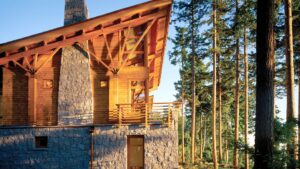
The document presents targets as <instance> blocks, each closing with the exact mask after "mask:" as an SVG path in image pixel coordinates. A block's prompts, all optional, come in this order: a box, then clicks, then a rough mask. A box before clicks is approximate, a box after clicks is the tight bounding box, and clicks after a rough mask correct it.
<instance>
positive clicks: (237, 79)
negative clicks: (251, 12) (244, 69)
mask: <svg viewBox="0 0 300 169" xmlns="http://www.w3.org/2000/svg"><path fill="white" fill-rule="evenodd" d="M238 10H239V9H238V0H236V15H237V14H238ZM236 18H237V16H236ZM236 23H237V19H236ZM239 60H240V42H239V37H237V39H236V58H235V102H234V103H235V106H234V107H235V118H234V124H235V127H234V150H233V166H234V167H238V165H239V154H238V141H239V119H240V103H239V102H240V94H239V89H240V72H239Z"/></svg>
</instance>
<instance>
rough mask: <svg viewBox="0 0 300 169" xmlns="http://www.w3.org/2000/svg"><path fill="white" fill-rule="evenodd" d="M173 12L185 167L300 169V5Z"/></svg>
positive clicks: (179, 2)
mask: <svg viewBox="0 0 300 169" xmlns="http://www.w3.org/2000/svg"><path fill="white" fill-rule="evenodd" d="M172 15H173V16H172V18H171V23H172V25H173V26H174V27H175V34H174V36H173V37H170V40H171V42H172V44H173V47H172V49H171V51H169V54H168V55H169V59H170V61H171V63H172V64H174V65H177V66H179V67H180V80H179V81H177V82H176V83H175V88H176V91H177V93H176V98H177V100H178V101H181V102H182V103H183V105H184V106H183V110H184V111H183V114H182V115H181V116H180V118H179V124H178V126H179V127H178V132H179V137H178V140H179V157H180V160H179V162H180V165H181V166H182V167H183V168H215V169H217V168H245V169H248V168H256V169H268V168H274V169H276V168H278V169H282V168H299V167H300V157H298V155H299V152H300V146H299V144H300V132H298V131H300V123H299V121H300V119H299V118H300V111H299V110H300V101H298V103H297V101H296V99H295V96H296V95H298V97H300V89H299V87H300V63H299V62H300V1H299V0H294V1H292V0H282V1H281V0H174V2H173V11H172ZM295 91H298V93H295ZM278 99H284V101H285V102H286V110H280V109H279V108H278V106H279V104H282V103H279V102H278ZM299 100H300V99H299ZM297 107H298V108H297ZM297 110H298V111H297ZM280 113H281V114H284V116H285V117H286V118H285V119H282V118H280V117H279V114H280ZM251 140H253V141H251ZM251 142H252V143H251Z"/></svg>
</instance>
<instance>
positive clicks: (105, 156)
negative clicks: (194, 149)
mask: <svg viewBox="0 0 300 169" xmlns="http://www.w3.org/2000/svg"><path fill="white" fill-rule="evenodd" d="M171 5H172V1H171V0H156V1H149V2H146V3H142V4H138V5H136V6H132V7H129V8H125V9H121V10H118V11H115V12H112V13H108V14H105V15H102V16H98V17H95V18H91V19H88V10H87V7H86V3H85V0H65V20H64V26H63V27H60V28H57V29H53V30H50V31H46V32H43V33H39V34H36V35H32V36H29V37H25V38H22V39H18V40H14V41H11V42H7V43H3V44H0V65H1V66H2V69H0V71H1V72H0V74H1V79H2V81H1V82H2V83H0V87H1V88H2V90H1V111H0V126H1V127H0V168H1V169H2V168H3V169H10V168H11V169H16V168H26V169H27V168H38V169H43V168H47V169H48V168H64V169H68V168H70V169H77V168H78V169H83V168H95V169H96V168H97V169H98V168H120V169H123V168H130V169H131V168H132V169H136V168H153V169H158V168H177V164H178V161H177V156H178V152H177V147H178V145H177V144H178V143H177V142H178V139H177V115H178V113H179V111H180V110H181V109H180V106H181V103H178V102H174V103H155V102H153V96H151V95H150V93H151V92H152V91H154V90H156V89H157V87H158V86H159V83H160V78H161V71H162V64H163V57H164V53H165V45H166V40H167V34H168V25H169V21H170V14H171Z"/></svg>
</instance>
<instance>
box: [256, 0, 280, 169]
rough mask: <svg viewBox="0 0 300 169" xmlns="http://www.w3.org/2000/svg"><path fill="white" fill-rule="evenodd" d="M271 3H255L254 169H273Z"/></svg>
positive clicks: (272, 29)
mask: <svg viewBox="0 0 300 169" xmlns="http://www.w3.org/2000/svg"><path fill="white" fill-rule="evenodd" d="M274 12H275V3H274V0H258V1H257V38H256V49H257V61H256V62H257V71H256V73H257V82H256V83H257V84H256V120H255V121H256V125H255V136H256V137H255V154H254V158H255V163H254V168H256V169H268V168H272V160H270V159H272V157H273V141H274V138H273V125H274V122H273V118H274V116H273V108H274V107H273V102H274V99H273V97H274V95H273V91H274V90H273V74H274V66H273V64H274V33H273V31H274Z"/></svg>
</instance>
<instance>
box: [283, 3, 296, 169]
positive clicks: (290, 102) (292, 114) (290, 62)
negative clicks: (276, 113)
mask: <svg viewBox="0 0 300 169" xmlns="http://www.w3.org/2000/svg"><path fill="white" fill-rule="evenodd" d="M292 20H293V18H292V0H285V40H286V89H287V95H286V98H287V106H286V119H287V124H288V125H289V126H290V131H291V132H292V133H293V140H292V145H290V144H289V145H288V151H289V154H290V157H291V158H294V159H295V160H296V158H297V157H296V153H297V151H296V142H297V136H296V126H295V125H296V124H295V121H294V120H295V119H296V111H295V99H294V59H293V55H294V52H293V27H292V23H293V21H292ZM291 165H292V166H290V168H295V166H294V165H295V164H291Z"/></svg>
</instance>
